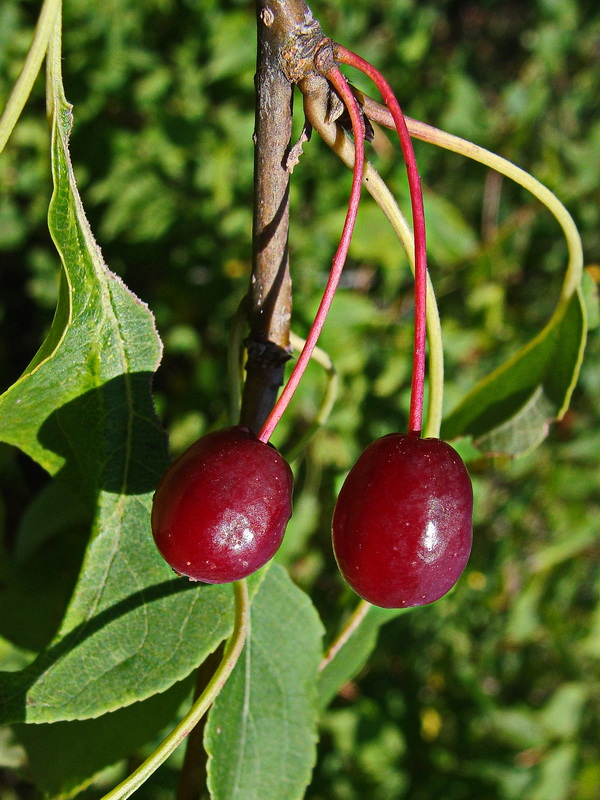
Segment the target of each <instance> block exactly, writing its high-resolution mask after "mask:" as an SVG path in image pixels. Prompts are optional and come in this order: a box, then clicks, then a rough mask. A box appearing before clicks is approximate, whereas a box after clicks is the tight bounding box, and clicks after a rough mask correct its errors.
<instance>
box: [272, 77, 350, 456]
mask: <svg viewBox="0 0 600 800" xmlns="http://www.w3.org/2000/svg"><path fill="white" fill-rule="evenodd" d="M323 75H324V77H325V78H327V80H328V81H329V82H330V83H331V84H332V86H333V87H334V89H335V90H336V92H337V93H338V95H339V96H340V97H341V99H342V101H343V103H344V105H345V106H346V108H347V110H348V113H349V114H350V119H351V121H352V133H353V135H354V150H355V158H354V170H353V173H352V188H351V190H350V198H349V201H348V211H347V212H346V220H345V222H344V228H343V230H342V235H341V238H340V243H339V245H338V248H337V250H336V253H335V255H334V257H333V261H332V264H331V270H330V272H329V278H328V279H327V284H326V286H325V292H324V293H323V298H322V299H321V303H320V305H319V308H318V310H317V313H316V316H315V319H314V321H313V324H312V326H311V328H310V331H309V332H308V336H307V337H306V342H305V344H304V347H303V348H302V352H301V353H300V355H299V357H298V361H297V362H296V364H295V365H294V369H293V370H292V373H291V375H290V377H289V379H288V382H287V383H286V385H285V387H284V389H283V391H282V393H281V395H280V396H279V399H278V400H277V402H276V403H275V405H274V407H273V410H272V411H271V413H270V414H269V416H268V417H267V420H266V422H265V423H264V425H263V427H262V429H261V431H260V432H259V434H258V437H257V438H258V439H259V440H260V441H262V442H265V443H266V442H268V441H269V439H270V438H271V436H272V434H273V431H274V430H275V427H276V426H277V423H278V422H279V420H280V419H281V417H282V416H283V413H284V411H285V409H286V408H287V406H288V404H289V402H290V400H291V399H292V397H293V395H294V392H295V391H296V389H297V387H298V384H299V383H300V379H301V378H302V375H303V374H304V371H305V369H306V366H307V364H308V362H309V360H310V357H311V355H312V352H313V350H314V348H315V346H316V344H317V340H318V338H319V335H320V333H321V330H322V328H323V325H324V323H325V319H326V318H327V314H328V313H329V309H330V308H331V303H332V302H333V297H334V295H335V291H336V289H337V287H338V283H339V281H340V277H341V274H342V270H343V268H344V264H345V263H346V257H347V255H348V249H349V247H350V240H351V239H352V233H353V231H354V223H355V221H356V215H357V213H358V203H359V200H360V190H361V185H362V178H363V167H364V160H365V144H364V137H365V128H364V122H363V118H362V114H361V111H360V108H359V107H358V103H357V101H356V98H355V97H354V95H353V93H352V90H351V89H350V86H349V85H348V83H347V81H346V79H345V78H344V76H343V75H342V73H341V72H340V70H339V68H338V67H337V66H336V65H335V64H333V65H332V66H329V67H328V68H327V69H326V70H324V72H323Z"/></svg>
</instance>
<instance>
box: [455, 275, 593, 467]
mask: <svg viewBox="0 0 600 800" xmlns="http://www.w3.org/2000/svg"><path fill="white" fill-rule="evenodd" d="M585 338H586V318H585V309H584V305H583V300H582V295H581V291H580V289H579V288H578V289H577V290H576V291H575V292H573V294H572V295H571V296H570V297H569V298H568V299H567V300H566V301H565V302H563V303H561V305H560V306H559V308H558V309H557V311H556V312H555V314H554V316H553V317H552V319H551V320H550V322H549V323H548V325H547V326H546V327H545V328H544V330H543V331H542V332H541V333H540V334H539V335H538V336H537V337H536V338H535V339H533V340H532V341H531V342H529V344H527V345H526V346H525V347H523V348H522V349H521V350H520V351H519V352H518V353H516V355H514V356H513V357H512V358H511V359H510V360H509V361H508V362H506V363H505V364H504V365H503V366H501V367H500V368H499V369H497V370H496V371H495V372H493V373H492V374H491V375H489V376H488V377H487V378H486V379H485V380H483V381H482V382H481V383H480V384H479V385H478V386H476V387H475V388H474V389H473V390H472V391H471V392H470V393H469V394H468V395H467V397H466V398H465V399H464V400H463V402H462V403H461V404H460V405H459V406H458V407H457V408H456V409H454V411H452V412H451V414H449V416H448V417H446V419H445V420H444V422H443V423H442V430H441V435H442V437H443V438H445V439H453V438H455V437H457V436H471V437H472V438H473V443H474V444H475V445H476V447H477V448H478V449H479V450H480V451H481V452H483V453H486V454H492V455H509V456H516V455H521V454H523V453H526V452H528V451H529V450H532V449H533V448H534V447H536V446H537V445H538V444H539V443H540V442H541V441H542V440H543V439H544V438H545V436H546V435H547V432H548V427H549V424H550V423H551V422H552V421H554V420H556V419H560V418H561V417H562V415H563V414H564V413H565V411H566V409H567V407H568V404H569V400H570V398H571V394H572V392H573V388H574V386H575V383H576V381H577V377H578V375H579V369H580V366H581V361H582V358H583V350H584V347H585Z"/></svg>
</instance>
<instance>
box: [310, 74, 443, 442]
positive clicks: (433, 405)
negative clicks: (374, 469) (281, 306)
mask: <svg viewBox="0 0 600 800" xmlns="http://www.w3.org/2000/svg"><path fill="white" fill-rule="evenodd" d="M299 88H300V90H301V91H302V93H303V95H304V112H305V114H306V117H307V119H308V121H309V122H310V124H311V125H312V127H313V128H314V129H315V131H317V133H318V134H319V136H320V137H321V138H322V139H323V141H324V142H325V144H327V145H328V146H329V147H330V148H331V149H332V150H333V152H334V153H335V154H336V155H337V156H338V157H339V158H340V159H341V160H342V161H343V162H344V164H346V166H347V167H349V168H350V169H352V168H353V166H354V148H353V147H352V144H351V142H350V139H349V137H348V136H347V135H346V133H345V132H344V131H343V130H342V129H341V128H340V127H339V126H338V125H337V124H336V123H335V122H333V121H332V120H331V119H330V118H329V117H328V114H327V110H328V104H327V97H326V94H325V93H324V92H323V90H322V89H323V87H322V86H320V85H319V84H318V83H316V82H306V83H304V84H301V85H300V87H299ZM386 111H387V109H386ZM363 182H364V185H365V188H366V189H367V191H368V192H369V193H370V194H371V196H372V197H373V199H374V200H375V202H376V203H377V204H378V205H379V207H380V208H381V210H382V211H383V213H384V214H385V216H386V217H387V219H388V221H389V222H390V224H391V226H392V228H393V230H394V233H395V234H396V236H397V237H398V239H399V241H400V243H401V244H402V247H403V249H404V251H405V253H406V257H407V258H408V261H409V264H410V267H411V269H412V271H413V273H414V271H415V247H414V239H413V235H412V231H411V230H410V226H409V225H408V223H407V221H406V219H405V218H404V215H403V214H402V212H401V211H400V209H399V207H398V204H397V203H396V200H395V198H394V196H393V195H392V193H391V192H390V190H389V188H388V186H387V184H386V183H385V182H384V181H383V179H382V178H381V176H380V175H379V173H378V172H377V170H376V169H375V167H374V166H373V165H372V164H371V163H370V162H367V163H366V164H365V167H364V179H363ZM426 317H427V341H428V345H429V368H428V375H429V403H428V410H427V420H426V423H425V427H424V430H423V435H424V436H434V437H437V436H439V432H440V426H441V422H442V407H443V397H444V353H443V348H442V332H441V324H440V318H439V313H438V308H437V303H436V299H435V293H434V290H433V286H432V284H431V281H430V280H429V278H428V279H427V308H426Z"/></svg>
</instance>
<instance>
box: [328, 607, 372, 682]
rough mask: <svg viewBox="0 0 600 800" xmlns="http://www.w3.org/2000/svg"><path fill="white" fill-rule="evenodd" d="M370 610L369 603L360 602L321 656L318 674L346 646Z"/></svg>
mask: <svg viewBox="0 0 600 800" xmlns="http://www.w3.org/2000/svg"><path fill="white" fill-rule="evenodd" d="M370 608H371V603H368V602H367V601H366V600H361V601H360V602H359V603H358V604H357V606H356V608H355V609H354V611H353V612H352V614H351V615H350V616H349V617H348V620H347V622H346V624H345V625H344V627H343V628H342V630H341V631H340V632H339V634H338V635H337V636H336V638H335V639H334V641H333V642H332V643H331V644H330V646H329V647H328V648H327V652H326V653H325V655H324V656H323V659H322V661H321V663H320V664H319V669H318V671H319V672H323V670H324V669H325V667H326V666H327V665H328V664H329V663H330V662H331V661H333V659H334V658H335V657H336V656H337V654H338V653H339V652H340V650H341V649H342V647H343V646H344V645H345V644H346V642H347V641H348V639H350V637H351V636H352V634H353V633H354V632H355V631H356V630H357V629H358V628H359V627H360V624H361V622H362V621H363V620H364V618H365V617H366V616H367V614H368V613H369V609H370Z"/></svg>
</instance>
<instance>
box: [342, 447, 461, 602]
mask: <svg viewBox="0 0 600 800" xmlns="http://www.w3.org/2000/svg"><path fill="white" fill-rule="evenodd" d="M472 514H473V489H472V486H471V481H470V479H469V474H468V472H467V469H466V467H465V465H464V463H463V461H462V460H461V458H460V456H459V455H458V453H457V452H456V451H455V450H454V449H453V448H452V447H451V446H450V445H449V444H447V443H446V442H443V441H441V440H440V439H421V438H419V437H418V436H416V435H412V434H402V433H392V434H390V435H388V436H384V437H383V438H381V439H378V440H377V441H376V442H373V444H371V445H369V447H367V449H366V450H365V451H364V453H363V454H362V455H361V456H360V458H359V459H358V461H357V462H356V464H355V465H354V467H353V468H352V469H351V470H350V473H349V474H348V477H347V478H346V480H345V482H344V485H343V486H342V490H341V492H340V495H339V497H338V500H337V504H336V507H335V512H334V515H333V548H334V552H335V557H336V559H337V562H338V565H339V568H340V571H341V573H342V575H343V576H344V578H345V579H346V580H347V581H348V583H349V584H350V586H351V587H352V588H353V589H354V591H355V592H356V593H357V594H359V595H360V596H361V597H363V598H364V599H365V600H368V601H369V602H370V603H373V604H375V605H378V606H382V607H383V608H404V607H408V606H420V605H424V604H426V603H432V602H433V601H434V600H437V599H439V598H440V597H442V595H444V594H446V592H448V591H449V590H450V589H451V588H452V587H453V586H454V584H455V583H456V582H457V580H458V579H459V577H460V575H461V573H462V571H463V570H464V568H465V566H466V564H467V561H468V558H469V553H470V551H471V542H472V536H473V532H472V528H473V524H472Z"/></svg>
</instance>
